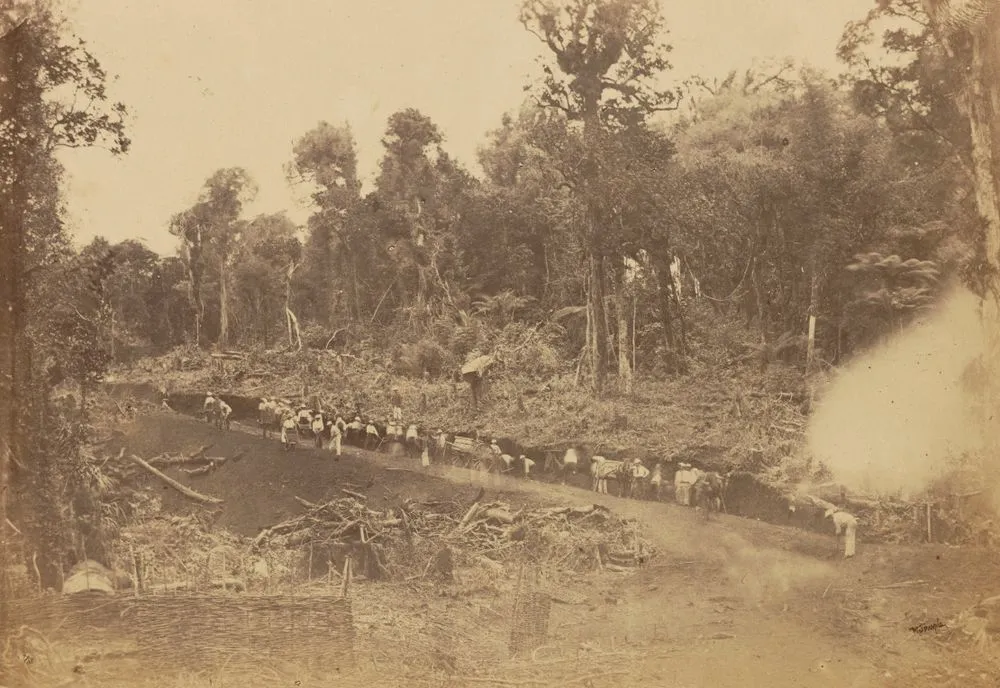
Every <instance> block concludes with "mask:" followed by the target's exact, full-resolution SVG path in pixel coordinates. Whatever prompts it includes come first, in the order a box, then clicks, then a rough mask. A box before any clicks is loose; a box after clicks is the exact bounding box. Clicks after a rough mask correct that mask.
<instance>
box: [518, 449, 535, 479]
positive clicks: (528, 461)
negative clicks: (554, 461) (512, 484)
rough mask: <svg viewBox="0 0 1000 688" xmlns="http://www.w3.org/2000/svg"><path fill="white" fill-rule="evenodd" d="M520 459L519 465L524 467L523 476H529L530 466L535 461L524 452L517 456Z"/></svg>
mask: <svg viewBox="0 0 1000 688" xmlns="http://www.w3.org/2000/svg"><path fill="white" fill-rule="evenodd" d="M519 459H520V461H521V466H522V467H523V468H524V477H525V478H531V467H532V466H534V465H535V462H534V461H532V460H531V459H529V458H528V457H527V456H525V455H524V454H521V456H520V457H519Z"/></svg>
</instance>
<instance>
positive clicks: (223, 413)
mask: <svg viewBox="0 0 1000 688" xmlns="http://www.w3.org/2000/svg"><path fill="white" fill-rule="evenodd" d="M232 413H233V408H232V407H231V406H230V405H229V404H227V403H226V402H224V401H223V400H222V399H219V401H218V424H219V430H228V429H229V416H231V415H232Z"/></svg>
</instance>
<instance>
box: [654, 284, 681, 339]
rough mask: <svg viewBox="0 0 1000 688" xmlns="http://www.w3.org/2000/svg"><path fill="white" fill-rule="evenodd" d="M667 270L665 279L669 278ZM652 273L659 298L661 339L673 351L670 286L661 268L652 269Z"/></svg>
mask: <svg viewBox="0 0 1000 688" xmlns="http://www.w3.org/2000/svg"><path fill="white" fill-rule="evenodd" d="M669 274H670V273H669V270H668V272H667V277H666V279H669ZM653 275H654V277H655V278H656V294H657V296H658V297H659V300H660V326H661V327H662V328H663V341H664V343H665V344H666V345H667V348H668V349H670V350H671V351H674V350H675V349H676V348H677V347H676V344H675V342H674V323H673V317H672V314H671V310H672V306H671V305H670V288H669V286H668V283H667V282H666V279H665V278H664V275H663V270H660V269H654V271H653Z"/></svg>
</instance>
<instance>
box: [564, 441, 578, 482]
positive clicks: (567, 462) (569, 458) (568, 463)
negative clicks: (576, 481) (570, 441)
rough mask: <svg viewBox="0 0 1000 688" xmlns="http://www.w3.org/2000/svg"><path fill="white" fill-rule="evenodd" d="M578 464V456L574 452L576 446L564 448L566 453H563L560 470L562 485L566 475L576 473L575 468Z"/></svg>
mask: <svg viewBox="0 0 1000 688" xmlns="http://www.w3.org/2000/svg"><path fill="white" fill-rule="evenodd" d="M579 465H580V457H579V455H578V454H577V452H576V447H570V448H569V449H567V450H566V453H565V454H563V460H562V471H561V473H562V476H561V477H562V484H563V485H565V484H566V479H567V477H568V476H571V475H574V474H575V473H576V471H577V468H579Z"/></svg>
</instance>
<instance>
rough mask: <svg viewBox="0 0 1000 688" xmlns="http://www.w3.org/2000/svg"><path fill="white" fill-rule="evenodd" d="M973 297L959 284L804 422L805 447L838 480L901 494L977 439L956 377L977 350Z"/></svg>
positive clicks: (845, 377)
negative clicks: (806, 441)
mask: <svg viewBox="0 0 1000 688" xmlns="http://www.w3.org/2000/svg"><path fill="white" fill-rule="evenodd" d="M982 346H983V340H982V332H981V328H980V324H979V316H978V300H977V298H976V297H975V296H974V295H973V294H972V293H970V292H968V291H966V290H964V289H955V290H953V291H951V292H950V293H949V295H948V297H947V298H946V299H944V300H943V301H942V303H941V305H940V306H939V307H938V308H937V309H936V310H935V311H934V312H932V313H930V314H929V315H928V316H926V317H924V318H923V319H922V320H921V321H920V322H918V323H915V324H913V325H912V326H910V327H908V328H907V329H906V330H904V331H903V332H901V333H900V334H899V335H897V336H896V337H895V338H893V339H892V340H891V341H889V342H888V343H887V344H886V345H884V346H883V347H880V348H879V349H877V350H875V351H874V352H872V353H871V354H869V355H867V356H865V357H864V358H862V359H860V360H858V361H856V362H855V363H853V364H852V365H850V366H849V367H848V368H846V369H845V370H844V371H843V372H842V373H840V374H839V375H838V377H837V378H836V379H835V380H834V381H833V382H832V383H831V385H830V387H829V388H828V389H827V390H826V391H825V393H824V394H823V398H822V400H821V402H820V403H819V405H818V408H817V410H816V412H815V413H814V414H813V416H812V418H811V421H810V425H809V428H808V443H809V449H810V451H811V452H812V455H813V457H814V458H815V459H817V460H819V461H822V462H823V463H824V464H825V465H826V466H827V467H828V468H829V469H830V470H831V471H832V472H833V475H834V478H835V479H836V481H837V482H839V483H842V484H843V485H845V486H846V487H848V488H850V489H854V490H858V491H861V492H864V493H869V494H883V495H884V494H896V495H898V496H901V497H903V498H906V497H908V496H911V495H914V494H915V493H918V492H920V491H921V490H922V489H923V488H925V487H927V486H928V484H929V482H930V481H931V480H933V479H934V478H935V477H937V476H938V475H939V473H940V472H941V471H942V470H943V469H945V468H946V467H947V465H948V462H949V460H950V459H954V458H955V457H957V456H959V455H960V454H961V453H963V452H965V451H975V450H976V448H977V447H978V446H979V445H980V443H981V439H980V438H981V434H980V433H979V431H978V428H977V427H976V425H975V423H974V422H973V420H972V418H973V415H972V413H971V411H970V408H971V407H970V399H969V398H968V395H967V393H965V392H964V391H963V389H962V385H961V382H960V379H961V376H962V373H963V371H964V370H965V369H966V367H967V366H968V365H969V363H970V362H971V361H972V360H973V359H975V358H976V357H977V356H978V355H979V354H980V352H981V351H982Z"/></svg>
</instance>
